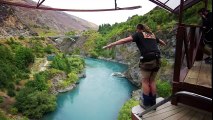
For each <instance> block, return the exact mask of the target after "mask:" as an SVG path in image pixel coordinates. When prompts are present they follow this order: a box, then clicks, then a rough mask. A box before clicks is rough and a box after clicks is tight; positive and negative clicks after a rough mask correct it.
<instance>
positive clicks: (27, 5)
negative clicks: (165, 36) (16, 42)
mask: <svg viewBox="0 0 213 120" xmlns="http://www.w3.org/2000/svg"><path fill="white" fill-rule="evenodd" d="M44 1H45V0H42V1H41V0H39V1H38V3H37V5H29V4H24V3H18V2H9V1H6V0H1V1H0V4H5V5H11V6H18V7H24V8H31V9H38V10H52V11H69V12H104V11H116V10H134V9H138V8H141V6H131V7H122V8H119V7H117V1H116V0H115V8H110V9H62V8H51V7H46V6H41V5H42V3H43V2H44Z"/></svg>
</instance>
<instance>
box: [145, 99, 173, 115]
mask: <svg viewBox="0 0 213 120" xmlns="http://www.w3.org/2000/svg"><path fill="white" fill-rule="evenodd" d="M169 106H172V104H171V102H167V103H165V104H164V105H161V106H159V107H158V108H157V109H156V110H153V111H151V112H149V113H147V114H146V115H149V114H152V113H154V112H157V111H160V110H162V109H166V108H167V107H169Z"/></svg>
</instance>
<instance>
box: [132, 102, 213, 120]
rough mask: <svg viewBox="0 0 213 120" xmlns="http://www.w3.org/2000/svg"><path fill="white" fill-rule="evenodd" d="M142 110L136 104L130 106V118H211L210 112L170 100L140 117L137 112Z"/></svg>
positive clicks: (165, 119)
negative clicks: (175, 103) (176, 103)
mask: <svg viewBox="0 0 213 120" xmlns="http://www.w3.org/2000/svg"><path fill="white" fill-rule="evenodd" d="M143 111H144V110H143V109H142V108H141V107H140V106H139V105H138V106H135V107H133V108H132V118H133V119H132V120H212V113H210V112H206V111H202V110H199V109H196V108H193V107H189V106H186V105H183V104H178V105H177V106H175V105H172V104H171V103H170V102H167V103H165V104H164V105H162V106H160V107H158V108H157V110H156V111H154V110H153V111H151V112H149V113H147V114H145V115H144V116H142V118H140V117H139V116H138V115H137V114H138V113H141V112H143Z"/></svg>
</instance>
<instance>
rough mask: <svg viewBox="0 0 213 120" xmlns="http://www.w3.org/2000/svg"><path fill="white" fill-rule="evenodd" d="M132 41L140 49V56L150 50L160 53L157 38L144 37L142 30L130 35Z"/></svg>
mask: <svg viewBox="0 0 213 120" xmlns="http://www.w3.org/2000/svg"><path fill="white" fill-rule="evenodd" d="M132 38H133V42H136V45H137V47H138V49H139V50H140V53H141V56H144V55H146V54H149V53H151V52H156V53H159V54H160V50H159V48H158V45H157V43H159V39H158V38H156V39H153V38H144V35H143V33H142V32H136V33H135V34H133V35H132Z"/></svg>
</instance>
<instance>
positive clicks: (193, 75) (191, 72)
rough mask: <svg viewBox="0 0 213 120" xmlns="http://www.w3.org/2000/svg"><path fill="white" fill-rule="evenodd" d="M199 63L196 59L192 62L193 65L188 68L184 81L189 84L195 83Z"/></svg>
mask: <svg viewBox="0 0 213 120" xmlns="http://www.w3.org/2000/svg"><path fill="white" fill-rule="evenodd" d="M201 64H202V63H201V62H200V61H196V62H195V63H194V65H193V67H192V68H191V69H190V70H189V72H188V74H187V76H186V78H185V80H184V82H186V83H190V84H196V83H197V79H198V76H199V71H200V67H201Z"/></svg>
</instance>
